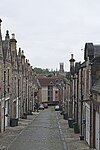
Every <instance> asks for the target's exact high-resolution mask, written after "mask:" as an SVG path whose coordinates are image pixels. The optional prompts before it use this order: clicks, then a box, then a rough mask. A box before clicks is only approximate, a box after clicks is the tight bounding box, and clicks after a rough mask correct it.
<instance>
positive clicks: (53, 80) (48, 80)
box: [38, 76, 61, 86]
mask: <svg viewBox="0 0 100 150" xmlns="http://www.w3.org/2000/svg"><path fill="white" fill-rule="evenodd" d="M60 80H61V79H60V78H59V77H46V76H44V77H43V76H42V77H38V81H39V83H40V85H41V86H48V85H51V84H52V85H55V84H57V83H59V81H60Z"/></svg>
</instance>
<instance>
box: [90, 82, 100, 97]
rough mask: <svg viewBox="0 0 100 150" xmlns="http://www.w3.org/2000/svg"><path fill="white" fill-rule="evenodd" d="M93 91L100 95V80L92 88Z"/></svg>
mask: <svg viewBox="0 0 100 150" xmlns="http://www.w3.org/2000/svg"><path fill="white" fill-rule="evenodd" d="M92 91H93V92H96V93H99V94H100V79H99V80H98V81H97V82H95V84H94V85H93V87H92Z"/></svg>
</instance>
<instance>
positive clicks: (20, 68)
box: [0, 20, 34, 132]
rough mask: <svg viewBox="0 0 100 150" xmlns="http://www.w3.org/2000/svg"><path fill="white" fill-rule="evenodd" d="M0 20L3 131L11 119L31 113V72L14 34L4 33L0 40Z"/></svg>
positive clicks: (0, 124)
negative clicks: (3, 37)
mask: <svg viewBox="0 0 100 150" xmlns="http://www.w3.org/2000/svg"><path fill="white" fill-rule="evenodd" d="M1 22H2V21H1V20H0V130H1V132H4V131H5V128H6V126H10V125H11V121H12V120H13V119H15V120H18V119H19V118H23V116H24V114H28V113H29V112H30V111H31V112H32V111H33V100H34V99H33V70H32V66H31V65H30V63H29V61H28V60H27V59H25V56H24V52H23V50H21V48H19V51H17V40H16V39H15V34H12V37H11V38H10V36H9V32H8V31H6V36H5V39H4V40H2V35H1ZM16 123H17V122H16Z"/></svg>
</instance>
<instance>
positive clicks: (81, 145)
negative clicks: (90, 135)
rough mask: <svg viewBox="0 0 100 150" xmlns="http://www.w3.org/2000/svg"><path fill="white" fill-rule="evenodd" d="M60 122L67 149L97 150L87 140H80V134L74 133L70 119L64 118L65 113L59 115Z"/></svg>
mask: <svg viewBox="0 0 100 150" xmlns="http://www.w3.org/2000/svg"><path fill="white" fill-rule="evenodd" d="M58 124H59V126H60V127H59V128H60V132H61V133H60V134H62V136H63V137H62V139H63V140H64V141H65V143H66V150H96V149H93V148H90V147H89V145H88V144H87V143H86V141H85V140H80V134H79V133H77V134H76V133H74V128H69V125H68V120H65V119H63V115H58Z"/></svg>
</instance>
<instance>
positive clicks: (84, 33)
mask: <svg viewBox="0 0 100 150" xmlns="http://www.w3.org/2000/svg"><path fill="white" fill-rule="evenodd" d="M0 15H1V19H2V21H3V22H2V35H3V38H4V37H5V33H6V30H9V32H10V35H11V34H12V33H15V35H16V39H17V42H18V43H17V47H18V48H19V47H21V49H23V50H24V53H25V56H26V58H27V59H29V61H30V64H31V65H32V66H33V67H41V68H48V69H51V68H53V70H56V68H57V69H59V63H60V62H63V63H64V68H65V70H67V71H68V70H69V59H70V56H71V54H72V53H73V54H74V58H75V60H76V61H77V62H78V61H83V58H84V51H81V49H84V46H85V43H86V42H93V43H94V44H100V0H0Z"/></svg>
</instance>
